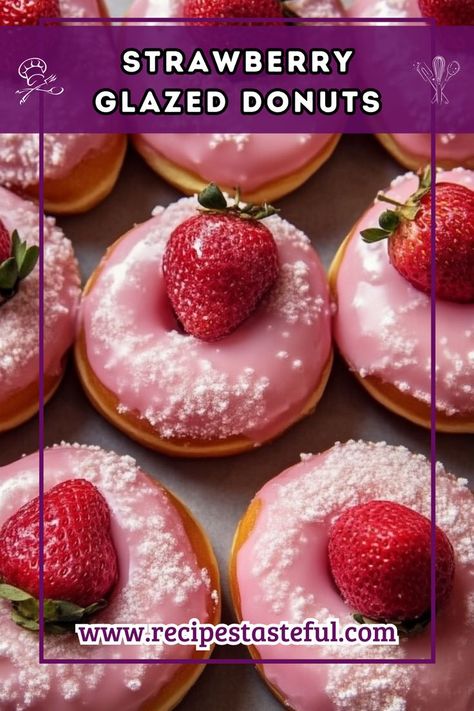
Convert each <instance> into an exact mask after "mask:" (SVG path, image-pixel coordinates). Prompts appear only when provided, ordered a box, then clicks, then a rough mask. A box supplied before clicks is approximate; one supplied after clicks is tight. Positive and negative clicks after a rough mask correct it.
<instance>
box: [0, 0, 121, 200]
mask: <svg viewBox="0 0 474 711" xmlns="http://www.w3.org/2000/svg"><path fill="white" fill-rule="evenodd" d="M59 5H60V9H61V16H62V17H102V16H105V15H106V14H107V13H106V11H105V6H104V4H103V2H102V1H101V0H99V1H97V0H84V1H83V0H60V3H59ZM126 147H127V138H126V136H123V135H109V134H86V133H51V134H46V135H45V138H44V157H45V180H44V190H45V210H46V211H47V212H53V213H56V214H68V213H80V212H85V211H87V210H90V209H91V208H93V207H94V206H95V205H97V204H98V203H99V202H100V201H101V200H103V199H104V198H105V197H107V195H108V194H109V193H110V192H111V190H112V188H113V187H114V185H115V182H116V180H117V178H118V175H119V172H120V168H121V167H122V163H123V159H124V157H125V150H126ZM0 185H3V186H5V187H7V188H9V189H10V190H13V191H15V192H17V193H19V194H21V195H24V196H26V197H30V198H37V197H38V136H37V135H36V134H18V133H2V134H0Z"/></svg>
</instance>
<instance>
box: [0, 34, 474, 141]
mask: <svg viewBox="0 0 474 711" xmlns="http://www.w3.org/2000/svg"><path fill="white" fill-rule="evenodd" d="M0 40H1V43H2V55H3V68H2V72H1V76H0V103H1V106H2V111H1V113H0V132H16V133H19V132H32V131H37V130H38V102H39V99H40V96H42V97H43V99H44V127H45V131H46V132H67V133H75V132H96V133H101V132H103V133H111V132H114V133H136V132H155V133H167V132H170V133H180V132H186V133H190V132H214V131H225V132H242V131H244V132H266V133H269V132H286V133H295V132H312V133H332V132H337V133H339V132H345V133H371V132H377V133H384V132H398V133H403V132H410V133H418V132H429V131H430V121H431V118H430V116H431V107H432V106H433V105H434V106H435V108H436V123H437V130H438V131H439V132H443V133H463V132H464V133H466V132H474V93H473V92H472V91H469V90H468V86H469V83H470V82H471V78H472V76H473V75H474V53H473V52H472V47H473V46H474V28H472V27H443V28H434V27H429V26H426V25H419V24H409V25H405V26H401V25H397V26H394V25H380V24H378V25H377V26H374V25H367V24H363V25H352V26H348V25H341V24H339V25H331V24H318V25H313V26H311V25H306V24H305V25H300V26H293V25H276V26H258V27H253V28H252V29H251V31H249V28H248V27H235V26H223V27H219V28H216V27H212V26H201V25H199V26H189V25H186V24H183V25H180V26H176V25H170V24H168V25H160V26H151V25H148V26H127V27H124V26H112V25H102V24H96V25H92V26H91V25H88V26H84V25H74V24H72V25H70V26H45V27H35V28H0ZM435 57H442V62H440V61H437V62H435V63H433V60H434V59H435ZM440 66H442V67H443V72H442V74H440V72H439V71H438V69H439V67H440Z"/></svg>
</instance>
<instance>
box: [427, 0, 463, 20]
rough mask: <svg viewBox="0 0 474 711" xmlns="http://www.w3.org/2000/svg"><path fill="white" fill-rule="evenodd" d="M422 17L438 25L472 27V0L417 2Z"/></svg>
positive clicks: (429, 0)
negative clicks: (433, 20) (430, 18)
mask: <svg viewBox="0 0 474 711" xmlns="http://www.w3.org/2000/svg"><path fill="white" fill-rule="evenodd" d="M418 5H419V8H420V12H421V14H422V15H423V17H433V18H434V19H435V20H436V22H437V23H438V25H474V0H418Z"/></svg>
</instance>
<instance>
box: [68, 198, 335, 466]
mask: <svg viewBox="0 0 474 711" xmlns="http://www.w3.org/2000/svg"><path fill="white" fill-rule="evenodd" d="M275 212H276V210H275V209H274V208H272V207H271V206H270V205H268V204H265V205H257V204H241V202H240V198H239V196H238V195H237V196H236V198H235V199H234V200H230V199H227V198H226V197H225V196H224V195H223V193H222V192H221V191H220V190H219V189H218V188H217V186H215V185H210V186H208V188H206V189H205V190H203V192H202V193H201V194H200V195H199V202H198V201H197V200H196V198H183V199H182V200H179V201H178V202H176V203H173V204H171V205H169V206H168V207H167V208H166V209H165V208H161V207H160V208H156V210H155V211H154V217H153V218H152V219H151V220H148V222H145V223H143V224H142V225H138V226H137V227H135V228H133V229H132V230H131V231H130V232H128V233H127V234H125V235H124V236H123V237H121V238H120V239H119V240H118V241H117V242H116V243H115V244H114V245H112V247H110V248H109V250H108V252H107V253H106V255H105V257H104V258H103V260H102V262H101V263H100V265H99V266H98V267H97V269H96V270H95V272H94V273H93V275H92V277H91V278H90V280H89V282H88V284H87V286H86V288H85V294H84V299H83V302H82V308H81V316H80V325H79V337H78V341H77V344H76V362H77V366H78V369H79V375H80V377H81V380H82V383H83V385H84V387H85V389H86V392H87V394H88V396H89V398H90V399H91V401H92V403H93V404H94V405H95V406H96V407H97V409H98V410H99V411H100V412H101V413H102V414H103V415H105V417H107V419H109V420H110V421H111V422H112V423H113V424H115V425H116V426H117V427H119V428H120V429H122V430H123V431H124V432H126V433H127V434H128V435H130V436H131V437H133V438H135V439H137V440H138V441H139V442H141V443H142V444H145V445H147V446H149V447H152V448H154V449H158V450H161V451H163V452H165V453H168V454H174V455H178V456H191V457H192V456H223V455H228V454H235V453H238V452H242V451H245V450H247V449H251V448H253V447H255V446H257V445H259V444H262V443H264V442H267V441H269V440H270V439H272V438H274V437H276V436H277V435H279V434H280V433H282V432H283V431H284V430H285V429H287V428H288V427H289V426H290V425H292V424H293V423H294V422H296V421H297V420H299V419H300V418H301V417H303V416H304V415H306V414H308V413H309V412H311V411H312V410H313V409H314V407H315V406H316V404H317V402H318V401H319V399H320V397H321V395H322V393H323V390H324V387H325V385H326V382H327V379H328V376H329V372H330V368H331V363H332V348H331V329H330V304H329V298H328V289H327V284H326V276H325V274H324V270H323V267H322V265H321V263H320V261H319V258H318V256H317V255H316V253H315V251H314V250H313V248H312V247H311V244H310V242H309V240H308V238H307V237H306V235H304V234H303V233H302V232H301V231H300V230H298V229H297V228H296V227H293V225H290V224H289V223H288V222H286V221H285V220H282V219H281V218H280V217H279V216H278V215H276V214H274V213H275Z"/></svg>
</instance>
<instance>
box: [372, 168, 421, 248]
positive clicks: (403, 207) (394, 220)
mask: <svg viewBox="0 0 474 711" xmlns="http://www.w3.org/2000/svg"><path fill="white" fill-rule="evenodd" d="M430 190H431V167H430V166H429V165H428V166H426V167H425V168H424V169H423V170H420V171H419V173H418V188H417V190H416V191H415V192H414V193H413V195H410V197H409V198H408V200H407V201H406V202H405V203H401V202H399V201H398V200H394V199H393V198H391V197H388V196H387V195H384V194H383V193H378V195H377V200H379V202H386V203H388V204H389V205H394V206H395V207H396V209H395V210H385V212H383V213H382V214H381V215H380V217H379V226H378V227H370V228H368V229H366V230H361V233H360V234H361V237H362V239H363V240H364V242H368V243H373V242H379V241H380V240H382V239H387V238H389V237H391V236H392V235H393V233H394V232H395V231H396V230H397V229H398V226H399V224H400V221H401V220H415V219H416V216H417V215H418V211H419V209H420V200H421V198H422V197H424V196H425V195H426V194H427V193H429V191H430Z"/></svg>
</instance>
